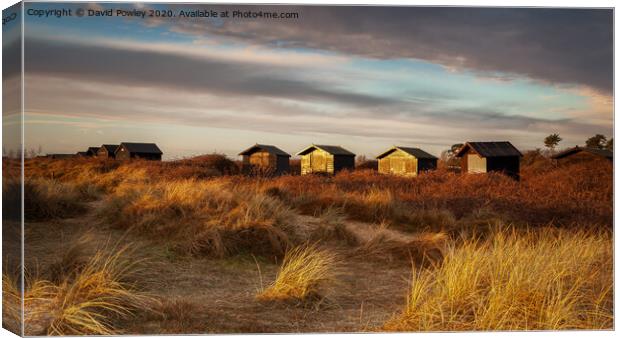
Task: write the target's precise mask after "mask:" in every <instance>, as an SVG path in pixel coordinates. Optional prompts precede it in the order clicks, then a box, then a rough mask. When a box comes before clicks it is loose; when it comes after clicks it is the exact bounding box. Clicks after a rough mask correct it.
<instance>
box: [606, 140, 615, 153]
mask: <svg viewBox="0 0 620 338" xmlns="http://www.w3.org/2000/svg"><path fill="white" fill-rule="evenodd" d="M605 149H607V150H612V151H613V150H614V138H613V137H612V138H610V139H609V140H607V143H606V144H605Z"/></svg>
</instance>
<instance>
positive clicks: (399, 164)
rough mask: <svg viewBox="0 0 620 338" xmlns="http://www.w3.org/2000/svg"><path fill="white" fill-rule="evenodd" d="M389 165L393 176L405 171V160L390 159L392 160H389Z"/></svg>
mask: <svg viewBox="0 0 620 338" xmlns="http://www.w3.org/2000/svg"><path fill="white" fill-rule="evenodd" d="M390 161H391V163H390V165H391V167H392V172H393V173H394V174H404V173H405V171H406V167H405V159H404V158H402V157H392V159H391V160H390Z"/></svg>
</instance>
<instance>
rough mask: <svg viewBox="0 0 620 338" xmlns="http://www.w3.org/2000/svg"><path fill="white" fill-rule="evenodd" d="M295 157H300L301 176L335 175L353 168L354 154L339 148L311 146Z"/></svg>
mask: <svg viewBox="0 0 620 338" xmlns="http://www.w3.org/2000/svg"><path fill="white" fill-rule="evenodd" d="M297 155H299V156H301V174H302V175H306V174H314V173H317V174H330V175H331V174H335V173H337V172H338V171H340V170H345V169H353V168H354V167H355V154H354V153H352V152H350V151H348V150H346V149H344V148H342V147H340V146H330V145H315V144H313V145H311V146H308V147H306V148H304V149H303V150H301V151H300V152H298V153H297Z"/></svg>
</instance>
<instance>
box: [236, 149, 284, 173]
mask: <svg viewBox="0 0 620 338" xmlns="http://www.w3.org/2000/svg"><path fill="white" fill-rule="evenodd" d="M239 156H241V158H242V170H243V172H244V173H251V172H253V171H256V172H261V173H269V174H276V175H281V174H284V173H289V172H290V169H291V168H290V165H289V159H290V157H291V155H290V154H288V153H287V152H285V151H283V150H282V149H280V148H278V147H276V146H272V145H267V144H258V143H257V144H255V145H253V146H251V147H249V148H248V149H246V150H244V151H242V152H240V153H239Z"/></svg>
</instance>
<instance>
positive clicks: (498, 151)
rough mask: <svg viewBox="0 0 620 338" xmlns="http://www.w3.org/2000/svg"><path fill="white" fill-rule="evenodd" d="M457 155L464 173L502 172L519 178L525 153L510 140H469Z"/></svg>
mask: <svg viewBox="0 0 620 338" xmlns="http://www.w3.org/2000/svg"><path fill="white" fill-rule="evenodd" d="M456 156H457V157H460V158H461V172H463V173H487V172H502V173H504V174H506V175H508V176H511V177H513V178H516V179H518V178H519V164H520V160H521V157H522V156H523V155H522V154H521V152H520V151H519V150H518V149H517V148H515V147H514V146H513V145H512V144H511V143H510V142H467V143H465V145H463V147H461V149H460V150H459V151H458V152H457V154H456Z"/></svg>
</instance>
